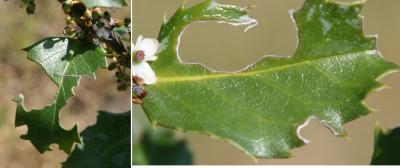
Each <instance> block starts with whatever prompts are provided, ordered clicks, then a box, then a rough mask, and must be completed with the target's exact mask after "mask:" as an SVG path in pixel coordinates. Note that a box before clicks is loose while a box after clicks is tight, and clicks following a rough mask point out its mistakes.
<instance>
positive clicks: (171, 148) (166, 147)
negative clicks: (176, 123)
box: [132, 129, 193, 165]
mask: <svg viewBox="0 0 400 168" xmlns="http://www.w3.org/2000/svg"><path fill="white" fill-rule="evenodd" d="M132 156H133V164H135V165H191V164H193V158H192V153H191V152H190V150H189V149H188V146H187V145H186V141H185V140H176V139H175V138H174V133H173V132H172V131H169V130H149V129H146V130H145V131H144V132H143V135H142V137H141V139H140V140H139V142H136V143H134V144H133V149H132Z"/></svg>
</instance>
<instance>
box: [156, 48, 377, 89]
mask: <svg viewBox="0 0 400 168" xmlns="http://www.w3.org/2000/svg"><path fill="white" fill-rule="evenodd" d="M362 54H366V55H367V56H370V55H374V54H377V50H366V51H359V52H352V53H346V54H341V55H334V56H329V57H322V58H320V57H319V58H316V59H310V60H304V61H299V62H294V63H290V64H286V65H282V66H277V67H272V68H268V69H264V70H258V71H248V72H239V73H219V74H209V75H198V76H179V77H168V76H165V77H163V76H158V77H157V84H160V83H176V82H191V81H201V80H211V79H220V78H230V77H247V76H253V75H256V74H261V73H267V72H271V71H277V70H282V69H287V68H291V67H293V66H298V65H303V64H309V63H312V62H316V61H319V60H324V59H329V58H335V57H349V56H354V55H355V56H363V55H362ZM266 58H268V56H266V57H264V58H263V59H266ZM247 70H248V69H247Z"/></svg>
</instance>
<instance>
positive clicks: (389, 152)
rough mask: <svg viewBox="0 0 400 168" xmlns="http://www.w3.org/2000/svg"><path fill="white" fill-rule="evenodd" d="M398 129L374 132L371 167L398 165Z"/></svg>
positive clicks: (399, 159) (399, 136)
mask: <svg viewBox="0 0 400 168" xmlns="http://www.w3.org/2000/svg"><path fill="white" fill-rule="evenodd" d="M399 151H400V128H395V129H393V130H388V131H387V132H383V131H382V129H380V128H376V130H375V149H374V154H373V156H372V161H371V165H400V156H399Z"/></svg>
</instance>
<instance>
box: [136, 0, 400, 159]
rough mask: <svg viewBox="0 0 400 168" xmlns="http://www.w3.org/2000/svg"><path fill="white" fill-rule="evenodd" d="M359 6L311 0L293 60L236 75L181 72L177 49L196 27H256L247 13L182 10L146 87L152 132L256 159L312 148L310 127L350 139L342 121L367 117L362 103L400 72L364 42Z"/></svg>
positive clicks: (204, 7)
mask: <svg viewBox="0 0 400 168" xmlns="http://www.w3.org/2000/svg"><path fill="white" fill-rule="evenodd" d="M363 3H364V2H356V3H336V2H331V1H327V0H306V1H305V4H304V6H303V7H302V8H301V9H300V10H298V11H296V12H294V13H293V17H294V19H295V21H296V25H297V28H298V36H299V45H298V48H297V50H296V52H295V54H294V55H293V56H292V57H272V56H270V57H269V56H267V57H265V58H263V59H262V60H260V61H259V62H257V63H256V64H254V65H252V66H250V67H248V68H247V69H245V70H243V71H240V72H237V73H224V72H216V71H213V70H209V69H207V68H205V67H204V66H202V65H196V64H190V65H188V64H182V63H181V62H180V61H179V56H178V54H177V51H176V48H177V47H178V44H179V38H180V36H181V33H182V31H183V29H184V28H185V27H186V26H187V25H189V24H190V23H192V22H195V21H208V20H210V21H216V22H227V23H230V24H234V25H240V24H244V25H248V24H250V23H255V22H254V21H253V19H252V18H250V17H249V16H248V15H247V11H246V9H245V8H240V7H237V6H232V5H222V4H218V3H216V2H215V1H212V0H209V1H206V2H204V3H201V4H199V5H196V6H193V7H191V8H186V9H185V8H181V9H179V10H178V11H177V12H176V13H175V15H173V16H172V17H171V18H170V19H169V21H168V22H167V23H165V24H164V25H163V26H162V28H161V32H160V36H159V41H160V42H161V46H160V51H159V54H158V56H159V59H158V60H157V61H155V62H154V63H153V64H152V67H153V69H154V70H155V71H156V74H157V77H158V83H157V84H155V85H152V86H148V87H147V89H148V91H149V93H148V96H147V97H146V99H145V102H144V104H143V108H144V111H145V113H146V114H147V116H148V118H149V119H150V121H151V122H152V124H158V125H161V126H165V127H169V128H175V129H178V130H183V131H190V132H198V133H204V134H210V135H212V136H213V137H218V138H221V139H224V140H226V141H228V142H230V143H232V144H234V145H235V146H237V147H238V148H240V149H242V150H244V151H245V152H246V153H248V154H249V155H251V156H255V157H260V158H286V157H289V156H290V153H289V149H292V148H295V147H299V146H302V145H304V144H305V143H306V142H307V140H306V139H304V138H303V137H301V135H300V131H301V128H303V127H304V126H305V125H307V123H308V122H309V121H310V120H311V119H315V120H319V121H320V122H321V123H323V124H324V125H325V126H327V127H329V128H330V129H331V130H332V131H333V132H334V133H335V135H337V136H345V135H346V132H345V130H344V128H343V124H344V123H347V122H349V121H352V120H355V119H357V118H359V117H361V116H364V115H367V114H368V113H369V111H370V110H369V109H368V108H367V107H366V106H365V105H364V104H363V100H364V99H365V98H366V96H367V94H368V93H369V92H370V91H371V90H373V89H377V88H378V87H381V85H380V83H378V82H377V81H376V79H377V78H378V77H381V76H383V75H384V74H386V73H388V72H391V71H395V70H397V69H398V66H397V65H395V64H392V63H388V62H386V61H385V60H383V58H382V57H381V55H380V53H379V52H378V51H377V48H376V46H375V42H376V39H375V38H373V37H365V35H364V34H363V31H362V21H361V19H360V17H359V13H360V11H361V8H362V6H363ZM271 24H272V23H271ZM177 57H178V58H177Z"/></svg>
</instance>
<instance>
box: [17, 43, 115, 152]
mask: <svg viewBox="0 0 400 168" xmlns="http://www.w3.org/2000/svg"><path fill="white" fill-rule="evenodd" d="M25 50H26V51H27V52H28V59H30V60H32V61H34V62H36V63H37V64H39V65H40V66H42V68H43V69H44V70H45V71H46V73H47V75H48V76H49V77H50V79H51V80H52V81H53V82H54V83H55V84H56V85H57V86H58V90H57V94H56V96H55V101H54V102H53V103H52V104H50V105H47V106H46V107H44V108H41V109H33V110H31V111H29V112H27V111H26V110H25V108H24V105H23V100H24V97H23V95H18V96H17V97H15V98H14V101H15V102H17V110H16V118H15V126H16V127H18V126H22V125H27V126H28V133H27V134H26V135H22V136H21V138H23V139H26V140H30V141H31V142H32V144H33V145H34V146H35V147H36V149H37V150H38V151H39V152H45V151H46V150H51V149H50V147H49V145H51V144H53V143H56V144H58V145H59V148H60V149H62V150H64V151H65V152H66V153H70V152H71V149H72V145H73V143H74V142H76V143H80V142H81V139H80V137H79V134H78V129H77V126H76V125H75V126H74V127H73V128H72V129H71V130H65V129H64V128H62V127H61V126H60V123H59V113H60V110H61V108H62V107H63V106H64V105H65V104H66V103H67V101H68V99H69V98H70V97H71V96H73V95H74V92H73V88H74V87H75V86H77V85H78V84H79V80H80V79H81V77H82V76H87V77H92V78H94V73H95V71H96V70H97V69H99V68H103V67H106V66H107V61H106V58H105V54H104V52H103V51H102V50H101V49H100V48H98V47H96V46H95V45H93V44H85V43H82V42H78V41H76V40H73V39H69V38H64V37H55V38H46V39H44V40H42V41H39V42H38V43H36V44H34V45H32V46H30V47H28V48H27V49H25Z"/></svg>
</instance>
